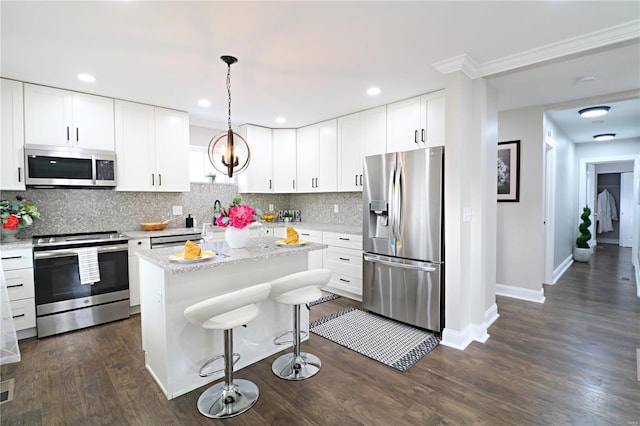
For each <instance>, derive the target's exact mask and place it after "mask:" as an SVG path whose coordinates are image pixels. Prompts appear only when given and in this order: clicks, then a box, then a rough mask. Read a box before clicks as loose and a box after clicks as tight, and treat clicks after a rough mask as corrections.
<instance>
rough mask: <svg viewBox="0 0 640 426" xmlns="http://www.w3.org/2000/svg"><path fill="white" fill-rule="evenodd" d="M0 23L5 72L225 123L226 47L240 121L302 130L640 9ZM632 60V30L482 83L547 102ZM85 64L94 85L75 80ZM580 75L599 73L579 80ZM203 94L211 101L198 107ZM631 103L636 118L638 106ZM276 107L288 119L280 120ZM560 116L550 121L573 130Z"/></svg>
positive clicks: (14, 17) (65, 14) (593, 87)
mask: <svg viewBox="0 0 640 426" xmlns="http://www.w3.org/2000/svg"><path fill="white" fill-rule="evenodd" d="M0 18H1V27H0V31H1V39H2V40H1V45H0V47H1V50H0V75H1V76H2V77H6V78H14V79H18V80H23V81H28V82H33V83H38V84H45V85H50V86H54V87H61V88H66V89H70V90H77V91H83V92H88V93H95V94H101V95H106V96H110V97H115V98H120V99H127V100H132V101H137V102H144V103H149V104H154V105H160V106H165V107H170V108H176V109H180V110H185V111H188V112H189V114H190V116H191V120H192V123H196V124H200V125H208V126H211V127H218V128H222V127H225V126H226V124H225V123H226V114H227V104H226V102H227V94H226V86H225V79H226V71H227V70H226V64H224V63H223V62H222V61H221V60H220V59H219V57H220V56H221V55H233V56H236V57H238V59H239V62H238V63H237V64H235V65H233V66H232V76H231V84H232V119H233V123H234V125H236V124H242V123H247V122H248V123H254V124H259V125H264V126H268V127H300V126H303V125H306V124H311V123H314V122H318V121H322V120H325V119H328V118H332V117H336V116H340V115H344V114H348V113H352V112H356V111H359V110H363V109H366V108H369V107H373V106H377V105H382V104H385V103H389V102H393V101H397V100H401V99H405V98H408V97H411V96H415V95H419V94H422V93H427V92H430V91H433V90H438V89H441V88H443V87H444V76H443V74H441V73H440V72H439V71H437V70H436V69H435V68H434V67H433V64H435V63H437V62H440V61H443V60H446V59H449V58H452V57H455V56H457V55H461V54H468V55H470V57H472V58H473V59H474V60H475V61H477V62H478V63H480V64H486V63H491V62H492V61H499V60H501V59H502V58H508V57H511V56H513V55H516V54H518V53H521V52H525V51H530V50H532V49H537V48H543V47H546V46H555V45H556V44H557V43H559V42H566V41H571V40H572V39H573V38H575V37H581V36H584V35H585V34H591V33H594V32H598V31H601V30H607V29H610V28H612V27H616V26H619V25H621V24H625V23H629V22H635V23H636V24H638V26H639V27H640V20H639V19H640V7H638V4H637V2H625V1H622V2H616V1H590V2H582V1H571V2H565V1H544V2H515V1H514V2H481V1H475V2H462V1H451V2H431V1H429V2H399V1H387V2H305V1H298V2H265V1H262V2H238V1H235V2H211V1H204V2H185V1H181V2H153V1H110V2H89V1H87V2H54V1H47V2H23V1H18V2H13V1H6V0H3V1H2V2H0ZM638 33H640V31H639V32H638ZM639 55H640V48H639V44H638V38H637V37H636V38H635V39H633V40H631V41H629V42H626V43H622V44H620V43H618V44H615V45H612V46H610V48H599V49H598V50H597V51H595V52H593V53H592V54H591V53H590V54H582V55H577V56H572V57H570V58H567V59H566V60H561V59H560V60H555V61H553V62H551V63H547V64H544V65H543V66H535V67H530V68H527V69H523V70H518V71H515V72H507V73H504V74H501V75H493V76H488V79H489V81H490V84H492V85H493V86H494V87H496V89H497V91H498V94H499V109H501V110H504V109H511V108H516V107H522V106H528V105H538V104H545V105H551V104H554V103H558V102H566V101H571V100H576V99H585V98H590V97H594V96H602V95H607V94H612V93H617V92H622V91H630V90H638V89H640V78H639V76H640V56H639ZM81 72H86V73H91V74H93V75H95V76H96V78H97V82H95V83H93V84H86V83H82V82H80V81H78V80H77V79H76V75H77V74H78V73H81ZM584 75H593V76H594V77H596V80H595V81H594V82H593V83H588V84H578V83H576V80H577V79H578V78H579V77H581V76H584ZM369 86H378V87H380V88H381V89H382V93H381V95H379V96H378V97H374V98H372V97H368V96H367V95H366V94H365V90H366V89H367V87H369ZM202 98H207V99H209V100H210V101H211V103H212V106H211V107H210V108H208V109H203V108H200V107H198V106H197V101H198V100H199V99H202ZM577 106H578V105H576V107H577ZM633 108H635V109H633ZM575 109H576V110H577V109H579V108H575ZM619 110H620V109H618V108H617V107H616V108H614V109H612V112H616V111H619ZM632 111H636V112H635V114H636V118H637V106H635V107H632ZM280 115H281V116H285V117H286V118H287V123H285V124H284V125H278V124H276V123H275V122H274V119H275V117H276V116H280ZM610 116H611V117H613V114H610ZM564 117H565V114H560V113H558V114H557V115H556V116H554V120H556V121H557V124H558V125H560V126H561V127H563V126H572V125H571V124H569V122H568V121H566V120H565V118H564ZM566 117H567V119H568V118H570V117H572V114H569V113H567V114H566ZM565 121H566V123H565ZM637 121H638V120H637V119H636V123H637ZM612 125H613V124H612ZM616 125H617V126H623V125H624V123H617V124H616ZM636 127H637V126H636ZM569 132H573V130H568V131H567V133H569ZM585 132H586V130H585ZM590 132H591V130H589V131H588V132H587V133H590ZM615 132H616V133H619V134H620V135H622V134H626V133H624V132H623V131H622V130H617V129H616V131H615ZM635 132H636V133H635V135H634V136H632V137H637V136H640V131H639V130H638V129H636V130H635ZM576 134H577V133H576ZM629 134H631V133H629ZM579 138H580V139H582V138H583V135H580V137H579Z"/></svg>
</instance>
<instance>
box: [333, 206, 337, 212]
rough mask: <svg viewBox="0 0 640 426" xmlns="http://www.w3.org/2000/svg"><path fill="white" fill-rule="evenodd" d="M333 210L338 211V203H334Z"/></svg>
mask: <svg viewBox="0 0 640 426" xmlns="http://www.w3.org/2000/svg"><path fill="white" fill-rule="evenodd" d="M333 212H334V213H338V205H337V204H334V205H333Z"/></svg>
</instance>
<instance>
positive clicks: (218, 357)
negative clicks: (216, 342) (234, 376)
mask: <svg viewBox="0 0 640 426" xmlns="http://www.w3.org/2000/svg"><path fill="white" fill-rule="evenodd" d="M219 359H224V354H222V355H217V356H214V357H213V358H211V359H209V360H207V361H206V362H205V363H204V364H202V367H200V371H199V372H198V374H199V375H200V377H209V376H211V375H214V374H216V373H220V372H221V371H224V367H223V368H221V369H219V370H215V371H210V372H208V373H203V371H205V370H206V369H207V367H208V366H209V365H211V364H213V363H214V362H216V361H217V360H219ZM238 361H240V354H239V353H234V354H233V365H234V366H235V365H236V363H237V362H238Z"/></svg>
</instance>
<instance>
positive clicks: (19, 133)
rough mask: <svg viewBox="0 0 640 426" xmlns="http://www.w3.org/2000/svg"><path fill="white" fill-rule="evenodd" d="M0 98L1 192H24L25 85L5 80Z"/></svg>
mask: <svg viewBox="0 0 640 426" xmlns="http://www.w3.org/2000/svg"><path fill="white" fill-rule="evenodd" d="M1 81H2V86H1V89H0V98H2V109H1V110H0V111H2V112H1V113H0V118H1V119H2V124H1V125H0V131H1V132H2V133H1V135H2V136H0V189H4V190H17V191H24V189H25V185H24V150H23V148H24V127H23V123H24V120H23V106H22V83H21V82H19V81H14V80H5V79H2V80H1Z"/></svg>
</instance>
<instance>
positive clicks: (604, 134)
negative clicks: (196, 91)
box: [593, 133, 616, 141]
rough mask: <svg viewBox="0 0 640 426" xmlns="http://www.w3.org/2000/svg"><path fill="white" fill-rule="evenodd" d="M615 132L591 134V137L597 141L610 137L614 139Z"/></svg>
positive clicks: (606, 139)
mask: <svg viewBox="0 0 640 426" xmlns="http://www.w3.org/2000/svg"><path fill="white" fill-rule="evenodd" d="M615 137H616V134H615V133H601V134H599V135H593V139H594V140H597V141H610V140H611V139H615Z"/></svg>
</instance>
